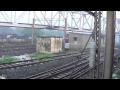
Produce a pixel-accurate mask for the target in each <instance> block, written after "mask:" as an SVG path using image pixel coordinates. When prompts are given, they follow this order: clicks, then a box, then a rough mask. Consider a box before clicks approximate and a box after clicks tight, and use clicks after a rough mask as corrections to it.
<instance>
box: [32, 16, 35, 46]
mask: <svg viewBox="0 0 120 90" xmlns="http://www.w3.org/2000/svg"><path fill="white" fill-rule="evenodd" d="M34 26H35V18H33V25H32V44H33V41H34Z"/></svg>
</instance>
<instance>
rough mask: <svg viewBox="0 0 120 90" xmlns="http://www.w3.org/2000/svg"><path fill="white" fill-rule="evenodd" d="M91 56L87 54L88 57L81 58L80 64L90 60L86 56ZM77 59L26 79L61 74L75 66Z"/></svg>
mask: <svg viewBox="0 0 120 90" xmlns="http://www.w3.org/2000/svg"><path fill="white" fill-rule="evenodd" d="M88 57H89V56H86V57H83V58H81V59H80V61H81V62H80V63H79V65H81V64H84V63H87V62H88V60H85V59H86V58H88ZM76 62H77V61H72V62H70V63H68V64H65V65H62V66H59V67H57V68H52V69H50V70H47V71H44V72H41V73H39V74H36V75H33V76H29V77H26V78H25V79H45V78H49V77H51V76H53V75H56V74H59V73H61V72H64V71H66V70H70V69H72V68H73V67H74V65H75V63H76Z"/></svg>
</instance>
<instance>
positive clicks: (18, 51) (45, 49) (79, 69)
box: [0, 11, 120, 79]
mask: <svg viewBox="0 0 120 90" xmlns="http://www.w3.org/2000/svg"><path fill="white" fill-rule="evenodd" d="M3 12H4V13H3ZM10 12H11V15H10ZM13 12H14V13H13ZM21 12H22V11H21ZM28 12H29V13H28ZM16 13H18V14H16ZM117 13H118V12H117V11H49V12H48V11H39V13H38V11H24V12H22V13H21V14H20V12H18V11H9V13H8V12H7V11H0V15H1V14H2V16H3V17H1V18H2V19H0V79H120V32H119V31H120V30H117V29H118V28H119V27H118V25H115V24H117V23H118V21H119V19H118V17H116V16H117V15H116V14H117ZM19 14H20V15H19ZM25 14H28V15H25ZM47 14H48V15H47ZM104 14H105V15H106V17H103V16H104ZM24 16H25V17H24ZM33 16H34V17H33ZM48 16H49V17H48ZM6 17H7V18H6ZM23 17H24V18H23ZM115 17H116V18H115ZM3 18H4V19H3ZM22 18H23V19H24V20H23V19H22ZM7 19H9V20H10V22H9V20H7ZM21 19H22V20H21ZM27 19H28V20H27ZM88 19H89V20H88ZM2 20H7V22H6V21H2ZM26 20H27V21H28V23H25V22H27V21H26ZM76 20H78V21H76ZM1 21H2V22H1ZM23 21H25V22H23ZM116 22H117V23H116ZM105 23H106V24H105ZM87 24H88V25H87ZM88 27H89V28H88Z"/></svg>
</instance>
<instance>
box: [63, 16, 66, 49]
mask: <svg viewBox="0 0 120 90" xmlns="http://www.w3.org/2000/svg"><path fill="white" fill-rule="evenodd" d="M66 30H67V18H65V29H64V43H63V48H64V50H65V36H66Z"/></svg>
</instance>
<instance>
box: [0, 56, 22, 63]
mask: <svg viewBox="0 0 120 90" xmlns="http://www.w3.org/2000/svg"><path fill="white" fill-rule="evenodd" d="M19 60H20V59H18V58H15V57H11V56H4V57H3V58H1V59H0V63H7V62H13V61H19Z"/></svg>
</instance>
